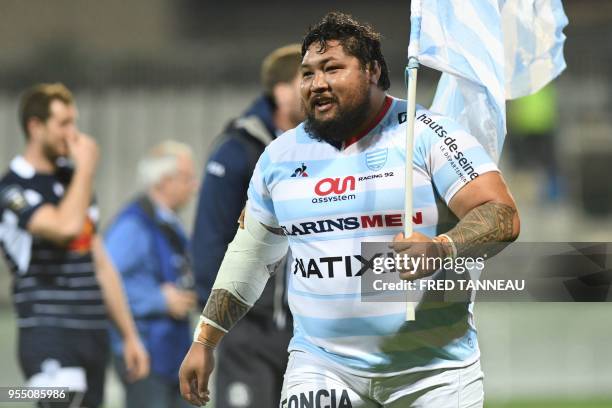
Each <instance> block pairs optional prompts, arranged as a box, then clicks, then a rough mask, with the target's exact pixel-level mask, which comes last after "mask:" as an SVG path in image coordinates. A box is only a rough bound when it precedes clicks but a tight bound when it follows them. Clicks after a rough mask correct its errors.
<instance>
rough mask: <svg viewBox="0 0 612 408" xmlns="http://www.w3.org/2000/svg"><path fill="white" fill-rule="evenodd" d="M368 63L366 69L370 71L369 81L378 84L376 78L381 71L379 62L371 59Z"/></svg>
mask: <svg viewBox="0 0 612 408" xmlns="http://www.w3.org/2000/svg"><path fill="white" fill-rule="evenodd" d="M369 65H370V66H369V68H368V71H369V72H370V83H371V84H372V85H378V80H379V79H380V75H381V73H382V70H381V68H380V64H379V63H378V61H372V62H370V64H369Z"/></svg>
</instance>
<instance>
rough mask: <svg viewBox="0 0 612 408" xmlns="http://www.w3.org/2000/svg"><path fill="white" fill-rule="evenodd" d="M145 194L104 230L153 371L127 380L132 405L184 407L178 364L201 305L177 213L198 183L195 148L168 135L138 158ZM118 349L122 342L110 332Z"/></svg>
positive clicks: (120, 366) (121, 371)
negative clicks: (168, 138)
mask: <svg viewBox="0 0 612 408" xmlns="http://www.w3.org/2000/svg"><path fill="white" fill-rule="evenodd" d="M138 172H139V175H140V177H141V179H142V180H141V181H142V182H143V184H144V185H145V186H146V189H147V190H146V193H145V194H143V195H141V196H139V197H137V198H136V199H135V200H133V201H132V202H130V203H129V204H128V205H127V206H126V207H125V208H124V209H123V210H122V211H121V212H120V213H119V215H118V216H117V217H116V219H115V220H114V222H113V224H112V225H111V226H110V228H109V230H108V232H107V234H106V244H107V247H108V252H109V254H110V256H111V258H112V260H113V262H114V264H115V266H116V267H117V269H118V270H119V272H120V273H121V276H122V278H123V284H124V286H125V290H126V293H127V297H128V300H129V304H130V308H131V310H132V313H133V314H134V318H135V320H136V325H137V327H138V331H139V332H140V335H141V337H142V339H143V342H144V344H145V346H146V348H147V350H148V351H149V354H150V355H151V374H150V375H149V376H148V377H147V378H145V379H143V380H141V381H137V382H134V383H129V382H128V381H126V380H125V378H126V377H125V369H124V366H123V364H121V361H120V360H119V359H118V358H115V359H114V360H115V363H116V364H115V365H116V367H117V370H118V372H119V375H120V376H121V378H122V380H123V382H124V385H125V389H126V407H148V408H151V407H159V408H162V407H164V408H167V407H182V406H186V405H185V403H184V402H183V401H182V400H181V399H180V396H179V392H178V378H177V375H178V368H179V365H180V363H181V360H182V357H183V354H184V352H185V351H186V350H187V349H188V348H189V345H190V343H191V332H190V327H189V322H188V313H189V312H190V311H191V310H192V309H193V308H194V307H195V306H196V296H195V292H194V291H193V286H194V284H193V276H192V273H191V266H190V261H189V256H188V252H187V237H186V235H185V232H184V229H183V227H182V225H181V223H180V221H179V219H178V217H177V215H176V212H177V211H178V210H179V209H180V208H181V207H183V206H184V205H185V204H186V203H187V202H188V201H189V200H190V199H191V197H192V196H193V194H194V192H195V189H196V187H197V184H196V178H195V172H194V165H193V160H192V153H191V149H190V148H189V147H188V146H186V145H183V144H181V143H177V142H173V141H166V142H163V143H161V144H159V145H158V146H156V147H154V148H153V149H152V150H151V152H150V153H149V154H148V155H147V156H146V157H145V158H144V159H143V160H142V161H141V162H140V163H139V167H138ZM111 339H112V346H113V353H114V354H115V356H118V355H120V352H121V349H122V343H121V341H120V339H119V337H118V336H117V335H116V333H114V332H113V333H111Z"/></svg>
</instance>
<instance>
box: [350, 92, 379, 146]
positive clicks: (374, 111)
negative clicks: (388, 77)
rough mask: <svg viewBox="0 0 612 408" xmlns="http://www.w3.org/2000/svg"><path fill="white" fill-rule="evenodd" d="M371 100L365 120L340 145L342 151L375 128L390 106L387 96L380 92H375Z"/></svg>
mask: <svg viewBox="0 0 612 408" xmlns="http://www.w3.org/2000/svg"><path fill="white" fill-rule="evenodd" d="M372 98H373V99H372V101H371V102H372V103H371V104H370V105H371V108H370V111H369V112H368V114H367V119H366V120H365V121H364V122H363V123H362V124H361V125H360V126H359V128H358V129H357V130H355V131H354V132H353V133H352V136H351V137H349V138H348V139H346V140H345V141H344V142H343V143H342V146H343V147H342V148H343V149H345V148H347V147H349V146H350V145H352V144H354V143H356V142H358V141H359V140H360V139H361V138H362V137H364V136H365V135H366V134H368V133H369V132H370V131H371V130H372V129H373V128H374V127H376V125H377V124H378V122H380V121H381V120H382V118H383V117H384V116H385V114H386V113H387V111H388V109H389V107H390V106H391V97H389V96H387V94H386V93H384V92H382V91H381V92H377V93H376V94H375V95H373V96H372Z"/></svg>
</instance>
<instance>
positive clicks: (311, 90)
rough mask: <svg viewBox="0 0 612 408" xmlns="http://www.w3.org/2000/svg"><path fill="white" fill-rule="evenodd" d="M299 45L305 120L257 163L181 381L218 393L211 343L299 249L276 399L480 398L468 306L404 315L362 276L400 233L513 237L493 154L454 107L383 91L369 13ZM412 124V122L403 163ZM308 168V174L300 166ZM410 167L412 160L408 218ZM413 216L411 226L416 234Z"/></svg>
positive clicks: (398, 402)
mask: <svg viewBox="0 0 612 408" xmlns="http://www.w3.org/2000/svg"><path fill="white" fill-rule="evenodd" d="M302 54H303V61H302V67H301V73H302V87H301V89H302V100H303V103H304V105H305V108H306V112H307V119H306V121H305V122H304V123H303V124H301V125H300V126H298V127H297V128H295V129H293V130H290V131H288V132H286V133H285V134H283V135H282V136H280V137H279V138H278V139H276V140H275V141H274V142H272V143H271V144H270V145H269V146H268V147H267V148H266V150H265V152H264V153H263V155H262V156H261V158H260V160H259V162H258V164H257V167H256V169H255V172H254V175H253V178H252V180H251V184H250V188H249V201H248V203H247V207H246V214H245V220H244V228H239V229H238V232H237V234H236V237H235V238H234V241H233V242H232V244H230V246H229V247H228V251H227V252H226V255H225V258H224V260H223V264H222V265H221V268H220V270H219V273H218V277H217V280H216V282H215V285H214V287H213V291H212V294H211V297H210V298H209V300H208V303H207V305H206V307H205V308H204V311H203V312H202V316H201V319H200V324H199V326H198V328H197V330H196V333H195V334H194V343H193V344H192V347H191V349H190V351H189V353H188V354H187V356H186V357H185V360H184V361H183V365H182V367H181V371H180V374H179V375H180V381H181V393H182V394H183V396H184V397H185V398H186V399H187V400H189V401H190V402H191V403H193V404H194V405H201V404H204V403H206V402H207V401H208V400H209V392H208V381H209V377H210V374H211V372H212V370H213V367H214V358H213V350H214V348H215V346H216V345H217V344H218V342H219V341H220V340H221V338H222V337H223V335H224V334H225V333H226V332H227V331H229V330H230V329H231V328H232V326H233V325H234V324H235V323H236V321H237V320H239V319H240V318H241V317H242V316H243V315H244V314H245V313H246V312H247V311H248V310H249V308H250V307H251V306H252V305H253V303H254V302H255V300H256V299H257V297H258V296H259V295H260V294H261V291H262V290H263V287H264V285H265V282H266V280H267V279H268V277H269V273H268V270H269V268H268V266H269V265H272V264H274V263H275V262H276V261H278V260H279V259H280V258H281V257H282V256H283V255H284V254H285V252H286V251H287V248H288V247H290V248H291V250H292V254H293V257H294V262H293V265H292V272H293V273H292V275H291V280H290V283H289V304H290V307H291V311H292V314H293V316H294V319H295V326H294V327H295V328H294V337H293V339H292V341H291V344H290V346H289V351H290V360H289V364H288V367H287V372H286V374H285V382H284V386H283V392H282V397H281V400H282V403H281V406H282V407H288V408H292V407H295V408H298V407H301V406H317V407H319V406H321V407H322V406H329V407H334V408H339V407H368V408H370V407H371V408H375V407H376V408H379V407H458V406H459V407H480V406H482V404H483V384H482V371H481V370H480V364H479V356H480V353H479V349H478V343H477V339H476V330H475V327H474V325H473V318H472V306H473V305H472V304H471V303H470V302H464V303H452V304H443V305H442V306H439V305H438V307H432V308H423V309H421V308H419V309H417V310H416V311H415V313H414V319H412V320H411V321H406V302H395V303H385V304H381V303H369V302H362V300H361V287H360V286H361V285H360V283H361V282H360V276H361V275H362V274H363V273H368V272H365V271H367V270H368V264H370V263H371V261H372V260H368V259H364V257H363V256H362V255H361V243H362V242H368V241H372V242H380V241H385V240H387V241H391V240H392V239H393V240H394V241H395V245H396V249H397V250H398V251H410V250H411V247H412V246H413V244H414V243H431V242H444V243H446V245H445V246H444V249H443V250H444V251H448V252H445V253H438V254H437V255H438V256H461V255H462V252H461V251H464V250H465V251H470V250H473V248H474V247H475V246H476V245H478V244H481V243H487V242H508V241H512V240H514V239H516V237H517V236H518V233H519V218H518V214H517V211H516V206H515V203H514V201H513V199H512V197H511V195H510V192H509V191H508V188H507V186H506V185H505V183H504V181H503V179H502V177H501V174H500V172H499V170H498V169H497V166H496V165H495V163H494V161H493V160H492V159H491V158H490V156H489V155H488V154H487V152H486V151H485V149H484V148H483V147H482V146H481V144H480V143H478V141H477V140H476V139H475V138H474V137H473V136H471V135H470V134H469V133H467V132H466V131H465V130H463V128H462V127H460V126H459V125H458V124H456V122H455V121H453V120H452V119H449V118H447V117H444V116H441V115H439V114H436V113H433V112H431V111H428V110H426V109H424V108H420V107H419V108H418V109H415V110H416V112H415V113H414V115H411V114H410V113H408V117H407V114H406V108H407V107H406V102H405V101H402V100H399V99H395V98H392V97H390V96H389V95H387V94H386V90H387V89H388V88H389V85H390V84H389V77H388V70H387V65H386V62H385V59H384V57H383V55H382V52H381V47H380V36H379V34H378V33H376V32H375V31H374V30H373V29H372V28H371V27H370V26H369V25H366V24H361V23H359V22H357V21H355V20H354V19H352V18H351V17H350V16H347V15H345V14H342V13H330V14H328V15H327V16H325V17H324V18H323V19H322V20H321V21H320V22H319V23H318V24H316V25H315V26H313V27H311V28H310V30H309V32H308V33H307V34H306V36H305V38H304V41H303V44H302ZM413 119H414V120H413ZM408 122H414V124H415V125H414V142H412V143H411V144H409V145H408V146H411V147H412V148H410V149H408V151H409V152H411V153H412V159H411V160H409V161H407V160H408V159H407V155H406V146H407V144H406V137H405V135H406V128H407V126H408ZM407 162H408V165H406V164H407ZM410 162H411V163H410ZM298 166H303V167H306V168H307V174H308V176H307V177H299V178H296V177H291V175H292V173H293V170H294V169H295V168H296V167H298ZM405 167H410V168H412V169H413V177H412V179H411V180H410V181H411V183H410V188H409V189H410V191H411V192H412V195H413V197H412V202H413V203H414V208H412V209H411V210H410V212H409V213H408V215H404V214H403V211H402V209H403V208H404V203H405V197H404V191H405V190H406V188H405V185H406V183H405V181H406V180H405V177H404V168H405ZM406 219H407V220H408V224H414V229H415V231H414V232H413V233H411V234H410V235H409V236H404V235H403V234H402V227H404V226H405V225H406V221H405V220H406ZM410 221H412V222H410ZM432 247H433V246H432ZM438 248H441V247H440V246H438ZM440 250H442V249H440ZM458 250H459V252H458V253H457V251H458ZM431 273H433V271H427V270H418V271H410V272H402V274H401V276H402V277H403V278H404V279H418V278H421V277H424V276H427V275H429V274H431Z"/></svg>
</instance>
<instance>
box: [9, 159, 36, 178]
mask: <svg viewBox="0 0 612 408" xmlns="http://www.w3.org/2000/svg"><path fill="white" fill-rule="evenodd" d="M10 169H11V171H12V172H13V173H15V174H17V175H18V176H19V177H21V178H23V179H30V178H32V177H34V175H35V174H36V170H35V169H34V166H32V165H31V164H30V163H28V161H27V160H26V159H24V158H23V156H21V155H19V156H15V157H14V158H13V160H11V164H10Z"/></svg>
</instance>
